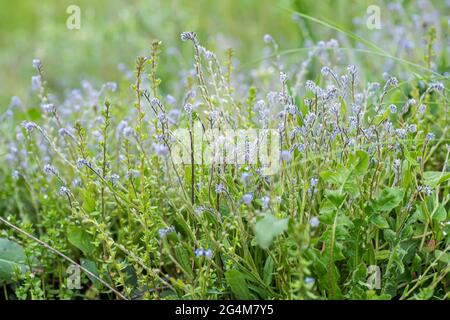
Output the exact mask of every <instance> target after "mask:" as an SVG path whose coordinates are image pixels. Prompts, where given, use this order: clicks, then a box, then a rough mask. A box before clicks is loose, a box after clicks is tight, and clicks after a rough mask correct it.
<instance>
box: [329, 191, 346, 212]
mask: <svg viewBox="0 0 450 320" xmlns="http://www.w3.org/2000/svg"><path fill="white" fill-rule="evenodd" d="M325 197H327V198H328V200H330V201H331V202H332V203H333V204H334V205H335V206H336V208H339V207H340V206H341V204H342V202H344V200H345V194H344V193H342V192H341V191H339V190H329V189H326V190H325Z"/></svg>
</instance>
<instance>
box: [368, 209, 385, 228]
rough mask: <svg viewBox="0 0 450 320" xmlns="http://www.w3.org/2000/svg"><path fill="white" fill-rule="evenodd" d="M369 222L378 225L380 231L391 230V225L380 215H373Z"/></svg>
mask: <svg viewBox="0 0 450 320" xmlns="http://www.w3.org/2000/svg"><path fill="white" fill-rule="evenodd" d="M369 221H370V222H371V223H373V224H374V225H376V226H377V227H378V228H380V229H389V223H388V222H387V221H386V219H385V218H384V217H383V216H382V215H380V214H376V213H375V214H373V215H372V216H371V217H370V218H369Z"/></svg>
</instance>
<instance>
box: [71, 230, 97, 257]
mask: <svg viewBox="0 0 450 320" xmlns="http://www.w3.org/2000/svg"><path fill="white" fill-rule="evenodd" d="M67 239H68V240H69V242H70V243H71V244H72V245H74V246H75V247H77V248H78V249H80V250H81V251H82V252H83V253H84V254H85V255H86V256H89V255H91V254H92V253H94V251H95V246H94V244H93V241H92V238H91V236H90V235H89V234H88V233H87V232H86V231H84V230H83V229H81V228H79V227H75V226H71V227H69V228H68V229H67Z"/></svg>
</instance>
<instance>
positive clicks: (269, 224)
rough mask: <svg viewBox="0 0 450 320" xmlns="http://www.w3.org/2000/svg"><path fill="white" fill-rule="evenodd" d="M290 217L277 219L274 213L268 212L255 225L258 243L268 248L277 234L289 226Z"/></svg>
mask: <svg viewBox="0 0 450 320" xmlns="http://www.w3.org/2000/svg"><path fill="white" fill-rule="evenodd" d="M288 221H289V219H287V218H286V219H281V220H280V219H277V218H275V217H274V216H273V215H272V214H270V213H269V214H266V215H265V217H264V218H263V219H261V220H259V221H258V222H256V226H255V234H256V242H257V243H258V245H259V246H260V247H261V248H263V249H267V248H269V247H270V245H271V244H272V242H273V239H275V237H276V236H279V235H280V234H282V233H283V232H284V231H286V229H287V227H288Z"/></svg>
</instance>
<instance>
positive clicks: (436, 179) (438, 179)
mask: <svg viewBox="0 0 450 320" xmlns="http://www.w3.org/2000/svg"><path fill="white" fill-rule="evenodd" d="M423 178H424V180H425V184H426V185H428V186H430V187H432V188H436V187H437V186H438V185H440V184H442V183H444V182H445V181H447V180H448V179H450V172H440V171H425V172H424V173H423Z"/></svg>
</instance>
